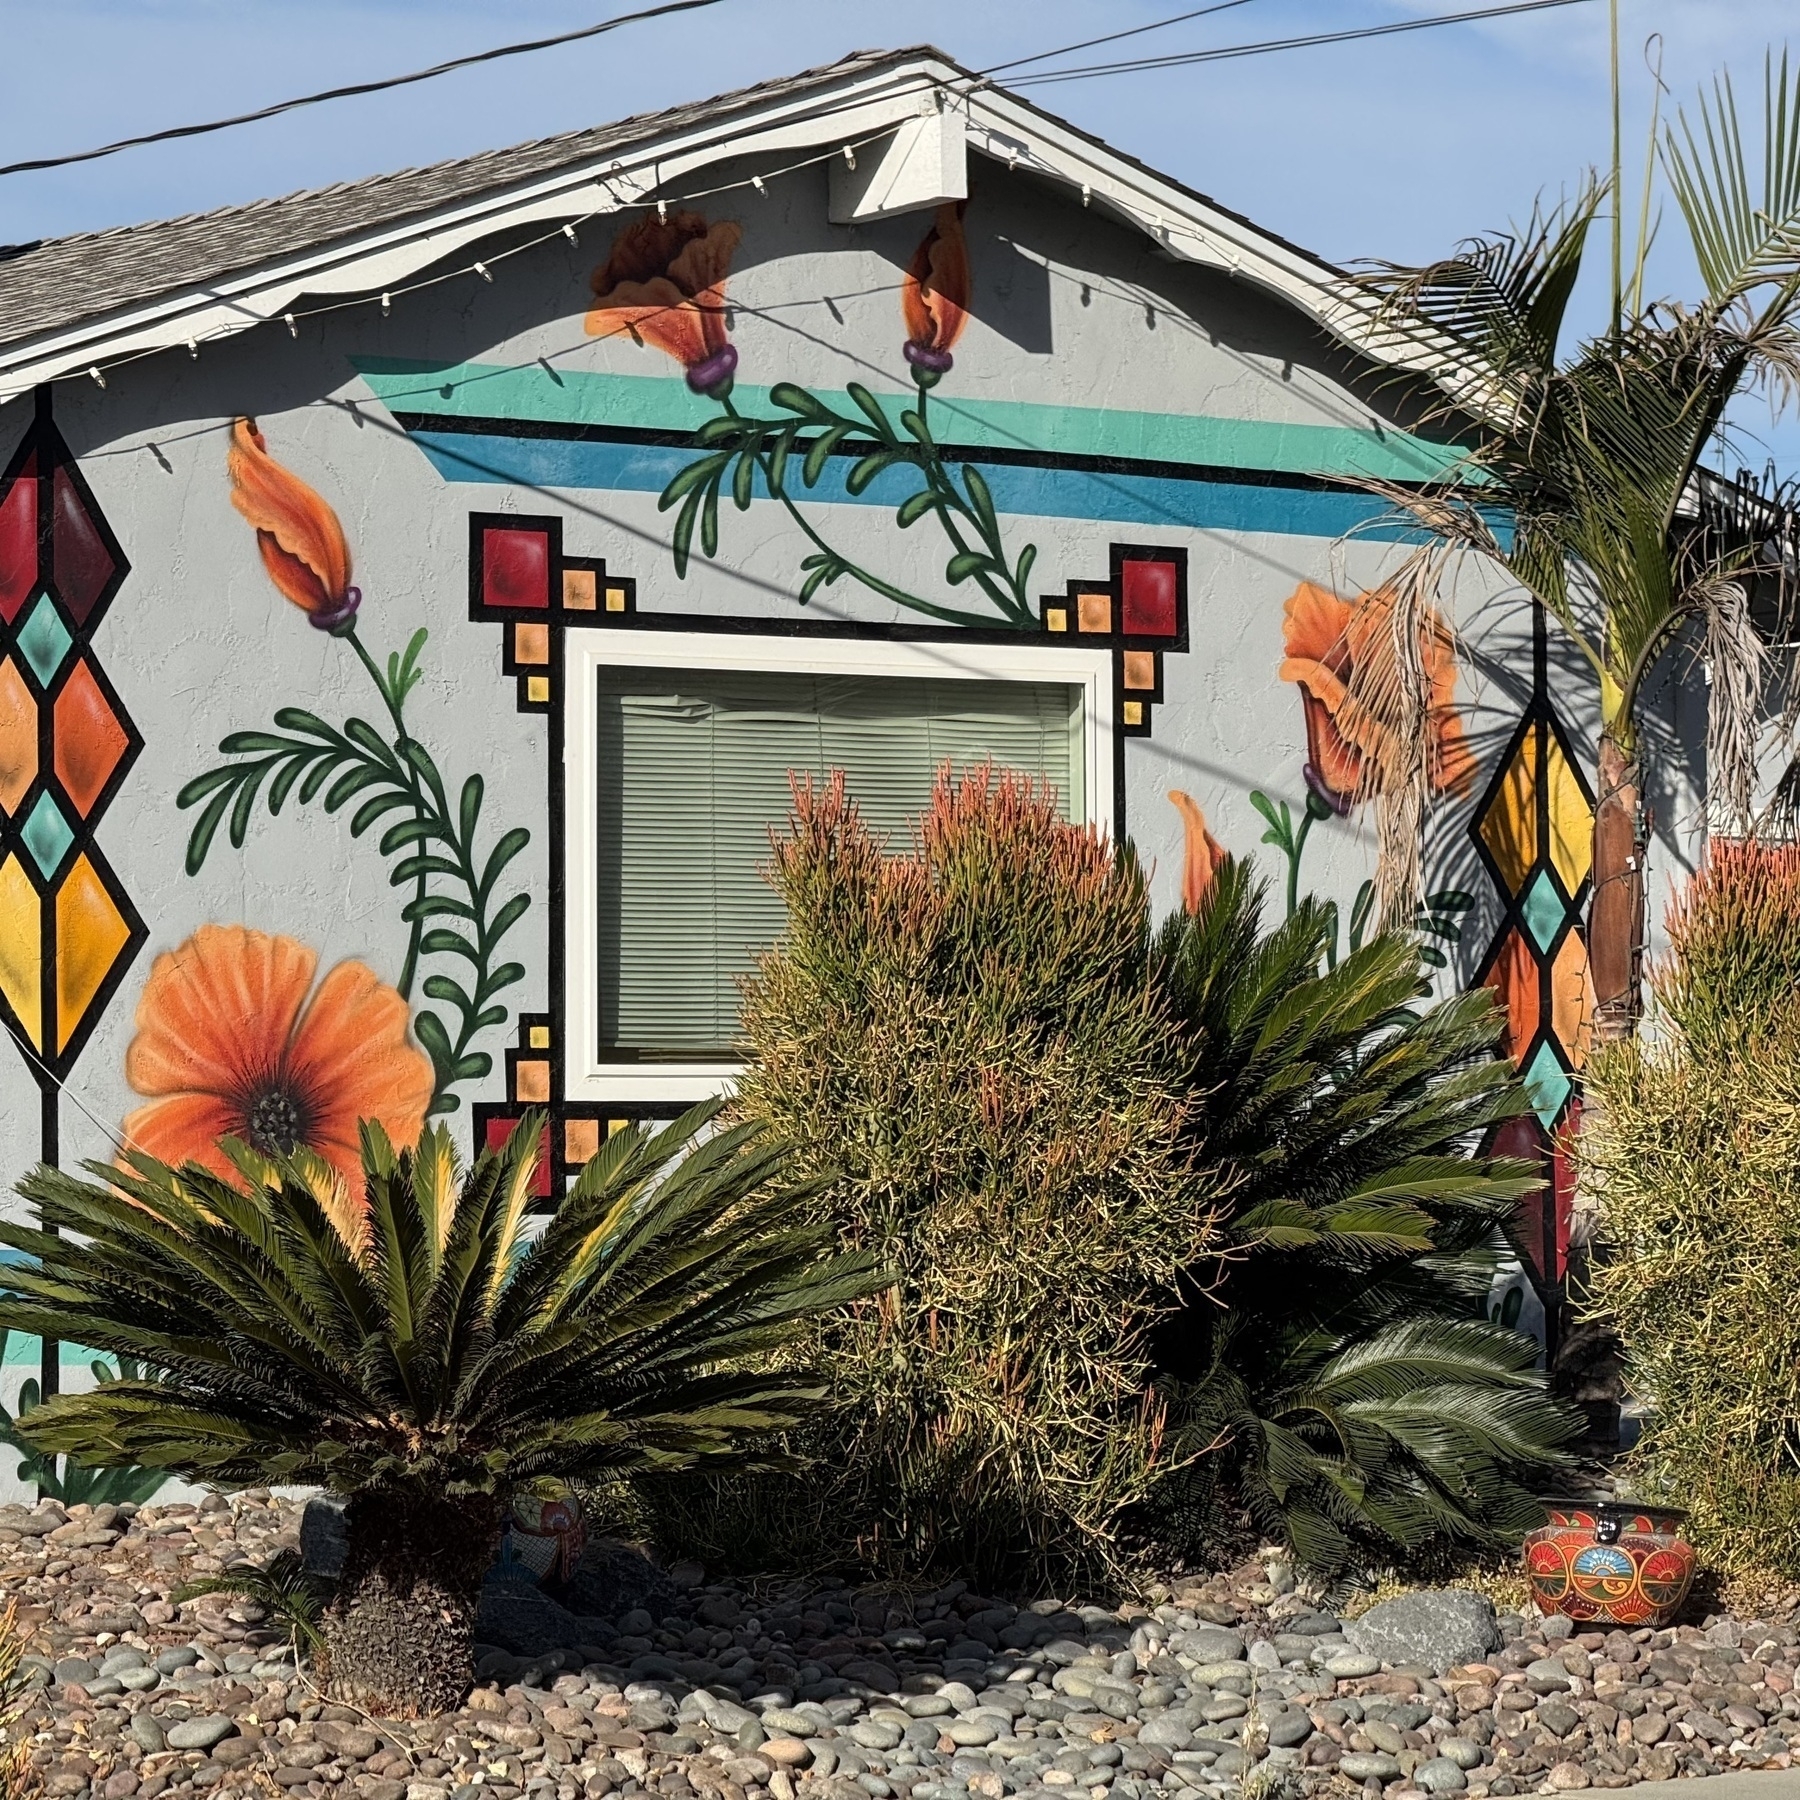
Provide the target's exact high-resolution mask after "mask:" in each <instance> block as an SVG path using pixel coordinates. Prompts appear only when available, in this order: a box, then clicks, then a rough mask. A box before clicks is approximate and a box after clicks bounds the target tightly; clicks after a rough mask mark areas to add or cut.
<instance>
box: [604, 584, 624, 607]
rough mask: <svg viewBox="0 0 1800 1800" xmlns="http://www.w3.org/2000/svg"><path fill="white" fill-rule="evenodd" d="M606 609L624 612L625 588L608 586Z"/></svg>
mask: <svg viewBox="0 0 1800 1800" xmlns="http://www.w3.org/2000/svg"><path fill="white" fill-rule="evenodd" d="M606 610H607V611H608V612H623V611H624V610H625V590H624V589H623V588H608V589H607V590H606Z"/></svg>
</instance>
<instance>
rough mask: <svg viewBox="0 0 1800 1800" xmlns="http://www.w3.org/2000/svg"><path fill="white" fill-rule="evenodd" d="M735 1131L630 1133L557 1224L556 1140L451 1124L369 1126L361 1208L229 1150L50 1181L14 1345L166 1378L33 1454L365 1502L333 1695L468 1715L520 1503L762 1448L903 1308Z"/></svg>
mask: <svg viewBox="0 0 1800 1800" xmlns="http://www.w3.org/2000/svg"><path fill="white" fill-rule="evenodd" d="M712 1112H713V1109H712V1108H711V1107H702V1108H698V1109H696V1110H695V1111H693V1112H691V1113H689V1114H688V1115H687V1116H686V1117H685V1118H683V1119H680V1120H678V1121H676V1122H675V1123H674V1124H673V1125H670V1126H668V1127H666V1128H665V1129H662V1130H658V1131H650V1130H647V1129H635V1130H627V1131H621V1132H619V1133H617V1134H616V1135H615V1136H613V1137H611V1138H610V1139H609V1140H608V1141H607V1143H606V1145H605V1147H604V1148H603V1149H602V1150H601V1151H600V1153H599V1154H598V1155H597V1156H595V1157H594V1158H593V1160H592V1161H591V1162H589V1163H588V1165H587V1167H586V1168H585V1169H583V1170H582V1172H581V1175H580V1177H579V1178H578V1179H577V1180H576V1182H575V1183H574V1184H573V1186H572V1187H571V1188H570V1190H569V1192H568V1194H567V1196H566V1197H565V1198H564V1199H563V1200H562V1201H561V1202H560V1203H559V1204H557V1205H556V1207H555V1208H554V1210H553V1211H551V1212H550V1214H549V1216H548V1217H547V1218H545V1217H542V1216H541V1215H534V1214H533V1212H532V1210H531V1208H532V1189H533V1177H534V1174H535V1171H536V1167H537V1157H538V1143H539V1139H540V1137H541V1135H542V1131H541V1127H542V1121H541V1120H540V1119H536V1118H528V1119H527V1120H526V1121H525V1122H524V1123H523V1124H522V1125H521V1126H520V1127H519V1128H518V1129H517V1130H515V1131H514V1133H513V1134H512V1136H511V1138H510V1139H509V1141H508V1143H507V1145H506V1146H505V1148H503V1149H502V1150H501V1151H499V1152H498V1153H491V1152H483V1153H482V1155H481V1156H480V1157H479V1158H477V1160H476V1162H475V1163H474V1165H473V1167H472V1168H470V1169H469V1170H468V1171H467V1172H466V1174H465V1173H464V1171H463V1170H461V1169H460V1168H459V1167H458V1163H457V1158H456V1155H455V1152H454V1150H453V1148H452V1145H451V1141H450V1138H449V1136H448V1134H447V1133H446V1132H444V1131H443V1130H442V1128H437V1129H432V1130H428V1131H427V1132H426V1133H425V1134H424V1136H423V1137H422V1138H421V1139H420V1140H419V1143H418V1145H417V1147H416V1148H413V1149H409V1150H401V1151H398V1152H396V1151H395V1149H394V1148H393V1147H392V1146H391V1145H390V1144H389V1143H388V1141H387V1139H386V1138H385V1136H383V1134H382V1133H381V1131H380V1129H379V1128H378V1127H373V1128H372V1127H369V1126H365V1127H364V1128H363V1146H362V1155H363V1172H364V1175H365V1192H364V1194H363V1195H361V1196H353V1195H350V1194H349V1193H347V1192H346V1191H345V1188H344V1186H343V1184H342V1182H341V1181H340V1180H339V1179H338V1178H337V1177H336V1176H335V1175H334V1174H333V1172H332V1171H331V1170H330V1169H329V1167H328V1166H327V1165H325V1164H324V1163H323V1162H321V1161H319V1160H318V1159H316V1158H313V1157H311V1156H310V1155H309V1154H308V1153H307V1152H305V1151H300V1152H296V1153H295V1154H294V1155H293V1156H292V1157H289V1158H284V1159H275V1160H271V1159H267V1158H264V1157H261V1156H259V1155H257V1154H256V1153H255V1152H253V1151H251V1150H249V1149H247V1148H246V1147H245V1146H243V1145H241V1144H236V1143H233V1142H232V1141H230V1140H227V1142H226V1145H225V1148H226V1149H227V1153H228V1154H229V1155H230V1157H231V1160H232V1162H233V1164H234V1165H235V1167H236V1168H237V1170H238V1172H239V1174H240V1176H241V1180H240V1181H239V1182H237V1183H232V1182H227V1181H224V1180H220V1179H218V1178H217V1177H215V1176H213V1175H211V1174H209V1173H207V1172H206V1171H205V1170H203V1169H201V1168H199V1167H198V1166H196V1165H193V1164H189V1165H187V1166H186V1167H184V1168H182V1169H179V1170H174V1169H169V1168H166V1167H164V1166H163V1165H161V1164H159V1163H156V1162H154V1161H152V1160H151V1159H149V1158H147V1157H144V1156H141V1155H132V1156H130V1157H129V1158H128V1159H127V1160H128V1164H129V1166H128V1167H123V1168H115V1167H110V1166H107V1165H103V1164H90V1165H89V1168H90V1170H91V1172H92V1173H93V1175H94V1176H95V1177H97V1179H96V1180H95V1181H93V1182H84V1181H81V1180H79V1179H77V1178H75V1177H74V1176H71V1175H68V1174H65V1173H62V1172H61V1171H58V1170H56V1169H52V1168H47V1167H46V1168H40V1169H39V1170H37V1171H36V1172H35V1173H34V1174H32V1175H31V1176H29V1177H28V1178H27V1179H26V1180H25V1181H24V1182H23V1183H21V1185H20V1192H21V1193H22V1194H23V1195H24V1196H25V1198H26V1199H27V1200H28V1201H30V1202H32V1203H33V1204H34V1205H35V1207H36V1210H37V1217H38V1227H37V1228H33V1227H30V1226H27V1225H23V1224H14V1223H6V1224H3V1225H0V1242H5V1243H7V1244H9V1245H11V1246H13V1247H14V1248H15V1249H17V1250H20V1251H23V1252H24V1253H25V1255H26V1257H27V1258H28V1259H29V1260H28V1261H27V1262H26V1263H25V1264H23V1265H21V1266H15V1267H12V1268H9V1269H8V1271H7V1282H8V1285H9V1287H10V1288H11V1289H12V1292H11V1293H10V1294H8V1295H6V1296H4V1297H0V1325H5V1326H8V1327H10V1328H12V1329H15V1330H20V1331H29V1332H40V1333H42V1334H43V1335H45V1336H56V1337H63V1338H70V1339H73V1340H75V1341H78V1342H80V1343H83V1344H86V1345H89V1346H90V1347H92V1348H94V1349H96V1350H105V1351H111V1352H113V1353H115V1354H117V1355H119V1356H121V1357H125V1356H129V1357H135V1358H137V1359H138V1361H139V1363H140V1364H141V1365H142V1366H143V1368H144V1369H145V1371H146V1373H144V1374H143V1375H142V1376H141V1377H140V1378H138V1379H136V1380H121V1381H115V1382H110V1383H108V1384H107V1385H106V1386H104V1387H100V1388H97V1389H95V1390H94V1391H93V1392H92V1393H88V1394H66V1395H61V1396H58V1397H57V1398H55V1399H51V1400H46V1401H44V1402H43V1404H41V1405H40V1406H38V1407H36V1408H35V1409H34V1410H33V1411H32V1412H31V1413H30V1414H29V1415H28V1417H27V1418H26V1420H25V1421H24V1426H23V1434H24V1436H25V1437H26V1438H27V1439H28V1441H29V1442H30V1443H31V1444H32V1445H33V1447H34V1448H35V1449H37V1450H38V1451H39V1452H41V1453H43V1454H46V1455H48V1454H53V1453H62V1454H64V1455H68V1456H71V1457H75V1458H78V1459H80V1460H82V1461H88V1462H103V1463H137V1464H141V1465H143V1466H144V1467H146V1468H151V1469H165V1470H167V1471H168V1472H169V1473H170V1474H173V1475H180V1476H183V1477H185V1478H186V1479H188V1480H191V1481H198V1482H205V1483H209V1484H215V1485H218V1486H222V1487H231V1486H238V1485H248V1484H251V1483H276V1482H280V1483H296V1484H312V1483H316V1484H318V1485H321V1486H323V1487H325V1488H328V1489H330V1490H332V1491H334V1492H336V1493H339V1494H343V1495H346V1496H348V1497H349V1506H348V1508H347V1515H346V1516H347V1524H348V1537H349V1542H348V1549H347V1555H346V1561H345V1566H344V1570H343V1575H342V1578H341V1580H340V1582H339V1586H338V1591H337V1593H336V1595H335V1597H334V1599H333V1601H332V1603H331V1606H330V1607H329V1609H328V1610H327V1612H326V1614H325V1619H324V1630H325V1638H326V1644H327V1648H328V1651H329V1659H330V1670H331V1675H332V1679H333V1681H334V1682H335V1684H336V1686H337V1689H338V1691H339V1692H340V1693H341V1694H342V1695H343V1696H344V1697H345V1698H348V1699H351V1700H353V1701H354V1702H355V1703H357V1704H358V1705H361V1706H364V1707H367V1708H368V1709H370V1710H372V1711H377V1712H384V1713H426V1714H429V1713H432V1712H437V1711H441V1710H443V1709H445V1708H447V1707H450V1706H452V1705H454V1704H455V1703H456V1702H457V1701H458V1699H459V1698H460V1696H461V1694H462V1693H463V1691H464V1690H465V1689H466V1688H467V1686H468V1684H469V1681H470V1679H471V1675H472V1667H471V1645H472V1642H473V1635H472V1634H473V1624H474V1617H475V1608H476V1603H477V1600H478V1598H479V1594H480V1589H481V1582H482V1577H483V1574H484V1571H485V1570H486V1568H487V1565H488V1562H489V1560H490V1558H491V1556H492V1553H493V1549H494V1545H495V1541H496V1537H497V1532H498V1526H499V1520H500V1516H501V1511H500V1509H501V1506H502V1504H503V1502H504V1500H505V1499H506V1497H507V1496H508V1495H509V1494H511V1493H513V1492H516V1491H518V1490H521V1489H524V1490H530V1489H531V1488H532V1487H533V1486H534V1485H540V1486H541V1484H543V1483H545V1482H547V1481H550V1480H553V1479H568V1478H571V1477H578V1476H594V1475H601V1474H613V1473H619V1472H627V1471H631V1470H636V1469H678V1468H681V1467H684V1466H687V1465H691V1464H694V1463H698V1462H702V1461H708V1460H712V1459H718V1458H723V1457H729V1456H731V1455H733V1454H742V1453H744V1450H745V1445H746V1441H747V1440H748V1439H750V1438H751V1437H752V1435H753V1434H757V1433H762V1432H768V1431H774V1430H779V1429H783V1428H786V1427H788V1426H791V1425H793V1424H795V1423H796V1422H797V1421H798V1420H800V1419H801V1418H802V1417H804V1416H805V1414H806V1413H807V1411H808V1410H809V1408H810V1407H811V1405H812V1404H813V1403H814V1402H815V1401H816V1400H817V1399H818V1398H819V1397H820V1389H819V1386H818V1384H817V1383H816V1382H814V1381H812V1380H810V1379H809V1378H808V1377H807V1376H806V1375H805V1374H803V1373H797V1372H794V1371H792V1370H789V1369H786V1368H785V1367H784V1366H783V1363H784V1359H783V1357H782V1356H781V1355H780V1354H779V1352H780V1351H781V1349H782V1347H783V1346H784V1345H786V1344H787V1343H788V1341H789V1340H790V1338H791V1337H792V1336H793V1334H794V1333H795V1332H796V1331H797V1330H798V1329H799V1327H800V1326H801V1325H802V1323H803V1322H804V1321H805V1320H806V1319H808V1318H809V1317H810V1316H811V1315H812V1314H814V1313H816V1312H818V1311H820V1310H822V1309H825V1308H829V1307H832V1306H835V1305H837V1304H838V1303H840V1302H842V1301H845V1300H848V1299H851V1298H854V1297H857V1296H860V1295H862V1294H865V1293H867V1292H869V1291H871V1289H873V1288H874V1287H877V1286H879V1285H880V1283H879V1281H878V1280H877V1278H876V1277H875V1275H874V1274H873V1272H872V1270H871V1266H870V1263H869V1261H868V1259H867V1258H864V1257H855V1256H850V1257H846V1256H838V1255H833V1254H831V1247H830V1244H829V1240H828V1239H827V1237H826V1236H825V1235H824V1234H822V1233H821V1232H820V1231H819V1230H818V1229H817V1228H816V1227H814V1226H811V1225H809V1224H807V1223H806V1222H805V1221H804V1219H803V1209H804V1205H805V1202H806V1200H807V1198H808V1195H807V1193H806V1191H805V1190H804V1189H801V1188H798V1187H796V1186H794V1185H793V1184H792V1183H789V1182H785V1181H784V1180H783V1177H782V1170H783V1166H784V1154H785V1153H784V1151H783V1149H782V1147H781V1146H780V1145H779V1144H777V1143H775V1142H773V1141H771V1140H769V1139H767V1138H766V1137H761V1136H759V1135H757V1134H756V1133H755V1132H753V1131H751V1130H749V1129H745V1128H739V1129H736V1130H730V1131H722V1132H718V1133H716V1134H714V1135H711V1136H704V1135H702V1133H703V1132H704V1130H705V1128H706V1127H707V1126H708V1125H709V1123H710V1120H711V1117H712ZM540 1227H541V1229H540Z"/></svg>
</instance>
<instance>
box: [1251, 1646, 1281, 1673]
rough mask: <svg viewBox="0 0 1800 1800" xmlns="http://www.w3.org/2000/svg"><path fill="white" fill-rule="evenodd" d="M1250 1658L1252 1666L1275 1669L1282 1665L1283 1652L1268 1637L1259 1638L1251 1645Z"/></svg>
mask: <svg viewBox="0 0 1800 1800" xmlns="http://www.w3.org/2000/svg"><path fill="white" fill-rule="evenodd" d="M1249 1660H1250V1665H1251V1667H1252V1668H1256V1669H1269V1670H1275V1669H1279V1668H1280V1667H1281V1652H1280V1651H1279V1650H1277V1649H1276V1648H1275V1646H1274V1645H1273V1644H1272V1643H1270V1642H1269V1640H1268V1639H1267V1638H1258V1639H1257V1640H1256V1642H1255V1643H1254V1644H1252V1645H1251V1646H1250V1656H1249Z"/></svg>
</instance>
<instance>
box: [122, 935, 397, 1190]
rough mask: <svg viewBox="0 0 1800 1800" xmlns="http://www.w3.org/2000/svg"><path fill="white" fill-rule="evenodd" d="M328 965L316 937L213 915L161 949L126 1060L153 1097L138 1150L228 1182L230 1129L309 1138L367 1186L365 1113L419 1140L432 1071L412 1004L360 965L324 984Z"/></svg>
mask: <svg viewBox="0 0 1800 1800" xmlns="http://www.w3.org/2000/svg"><path fill="white" fill-rule="evenodd" d="M318 965H319V958H318V955H317V953H316V952H315V951H313V950H311V949H309V948H308V947H307V946H306V945H304V944H300V943H296V942H295V940H294V939H292V938H289V937H274V936H271V935H270V934H268V933H267V932H262V931H253V930H251V929H250V928H249V927H247V926H243V925H202V926H201V927H200V929H199V930H198V931H196V932H195V933H194V935H193V936H192V937H191V938H189V939H188V940H187V941H186V942H185V943H184V944H182V945H181V946H180V947H179V948H177V949H175V950H165V951H164V952H163V953H162V954H161V955H160V956H158V957H157V959H156V961H155V963H154V964H153V965H152V967H151V970H150V979H149V980H148V981H147V982H146V983H145V985H144V992H143V995H142V997H141V998H140V999H139V1001H138V1008H137V1035H136V1036H135V1037H134V1038H133V1039H132V1041H131V1047H130V1049H129V1050H128V1051H127V1052H126V1057H125V1075H126V1079H127V1080H128V1081H129V1082H130V1083H131V1086H132V1088H133V1089H134V1090H135V1091H136V1092H137V1093H139V1094H142V1095H144V1096H145V1097H146V1098H147V1099H148V1100H149V1102H150V1104H149V1105H147V1106H141V1107H139V1108H138V1109H137V1111H136V1112H134V1113H132V1114H131V1115H130V1117H129V1118H127V1119H126V1121H125V1136H126V1138H127V1141H128V1142H129V1143H130V1144H131V1145H132V1146H133V1148H135V1149H139V1150H143V1151H145V1152H147V1153H148V1154H149V1155H151V1156H154V1157H156V1158H158V1159H159V1160H160V1161H162V1162H166V1163H170V1164H181V1163H186V1162H197V1163H199V1164H201V1165H202V1167H204V1168H207V1169H210V1170H212V1171H213V1173H214V1174H217V1175H222V1176H226V1177H228V1178H229V1177H232V1176H233V1175H234V1173H235V1171H234V1170H233V1169H232V1166H231V1164H230V1162H229V1161H228V1160H227V1159H226V1157H225V1156H224V1155H223V1154H222V1153H221V1152H220V1150H219V1148H218V1143H219V1140H220V1139H221V1138H224V1137H235V1138H239V1139H241V1140H242V1141H243V1142H245V1143H247V1144H248V1145H249V1146H250V1147H251V1148H252V1149H253V1150H256V1151H258V1152H259V1153H261V1154H263V1155H265V1156H286V1155H290V1154H292V1152H293V1151H295V1150H296V1149H299V1148H301V1147H305V1148H306V1149H309V1150H311V1151H313V1152H315V1153H316V1154H317V1155H319V1156H321V1157H323V1158H324V1159H325V1161H326V1162H328V1163H329V1164H331V1166H332V1167H333V1168H334V1169H336V1170H337V1171H338V1173H339V1174H340V1175H342V1176H343V1178H344V1180H345V1181H346V1182H348V1183H350V1184H352V1186H358V1185H360V1182H361V1175H360V1164H359V1158H358V1143H357V1124H358V1121H359V1120H362V1119H373V1120H375V1121H377V1122H379V1124H380V1125H381V1126H382V1128H383V1129H384V1130H385V1131H386V1132H387V1134H388V1136H389V1137H390V1138H391V1139H392V1140H393V1141H394V1142H395V1143H401V1144H410V1143H412V1142H413V1141H414V1140H415V1139H416V1138H417V1137H418V1135H419V1132H420V1130H421V1128H422V1127H423V1125H424V1123H425V1110H426V1108H427V1107H428V1106H429V1105H430V1103H431V1096H432V1068H431V1063H430V1060H429V1059H428V1058H427V1057H425V1056H424V1055H423V1054H421V1052H420V1051H418V1050H417V1049H415V1048H414V1047H413V1045H412V1044H411V1043H410V1042H409V1040H408V1033H407V1024H408V1009H407V1005H406V1002H405V1001H404V1000H402V999H401V998H400V996H399V994H398V993H397V992H396V991H395V990H394V989H393V988H391V987H389V986H388V985H387V984H386V983H385V982H383V981H382V980H381V979H380V978H379V977H378V976H377V975H376V974H375V972H374V970H373V969H371V968H369V967H368V966H367V965H366V964H364V963H360V962H341V963H338V964H337V965H336V966H335V967H334V968H332V969H331V970H330V971H328V972H327V974H326V976H325V978H324V980H323V981H321V982H320V983H319V984H318V986H317V987H316V988H315V987H314V986H313V978H314V976H315V974H316V973H317V971H318Z"/></svg>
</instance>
